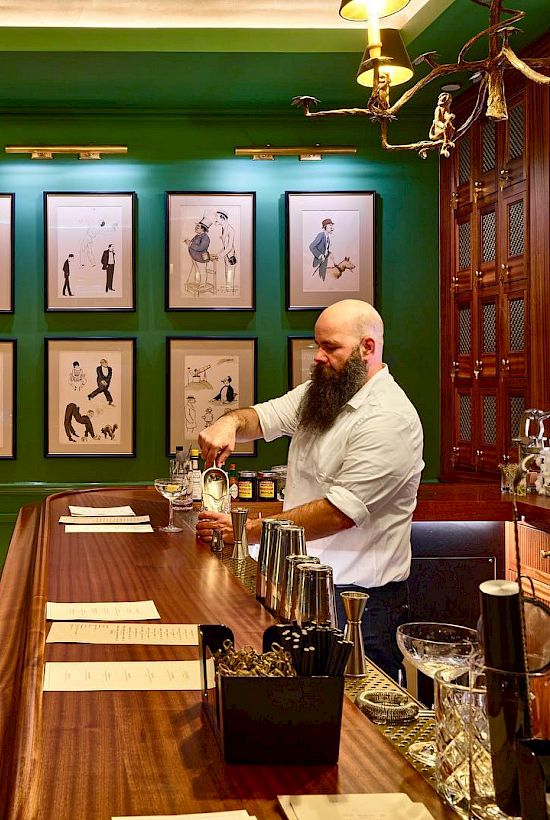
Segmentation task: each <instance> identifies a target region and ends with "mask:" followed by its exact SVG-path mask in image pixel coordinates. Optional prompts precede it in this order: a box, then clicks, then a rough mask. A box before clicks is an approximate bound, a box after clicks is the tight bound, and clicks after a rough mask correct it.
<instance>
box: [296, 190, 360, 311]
mask: <svg viewBox="0 0 550 820" xmlns="http://www.w3.org/2000/svg"><path fill="white" fill-rule="evenodd" d="M285 198H286V237H287V245H286V247H287V308H288V309H289V310H320V309H322V308H325V307H328V305H331V304H333V302H338V301H339V300H340V299H363V300H364V301H366V302H371V303H372V302H373V299H374V204H375V194H374V192H373V191H345V192H339V193H337V192H335V193H297V192H296V193H294V192H291V191H287V192H286V194H285Z"/></svg>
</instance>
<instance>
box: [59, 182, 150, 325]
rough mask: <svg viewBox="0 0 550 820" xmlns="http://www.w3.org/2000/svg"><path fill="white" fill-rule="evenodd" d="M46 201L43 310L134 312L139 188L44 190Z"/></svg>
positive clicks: (63, 311)
mask: <svg viewBox="0 0 550 820" xmlns="http://www.w3.org/2000/svg"><path fill="white" fill-rule="evenodd" d="M43 201H44V310H45V312H47V313H67V312H80V313H83V312H86V313H90V312H91V313H107V312H108V313H132V312H135V310H136V210H137V196H136V193H135V192H134V191H44V194H43ZM60 226H61V228H63V230H60ZM109 250H111V251H112V252H113V253H114V256H111V257H105V254H108V253H109ZM71 255H72V259H71ZM104 258H105V261H104ZM119 260H121V262H120V263H119ZM109 262H112V268H110V265H109ZM65 266H68V267H67V269H66V268H65ZM67 284H68V293H66V287H67ZM113 285H116V287H113ZM71 286H72V288H73V290H74V293H73V292H72V291H71ZM79 290H80V291H81V293H80V294H79V293H78V291H79ZM83 290H84V295H82V291H83ZM71 294H72V295H71Z"/></svg>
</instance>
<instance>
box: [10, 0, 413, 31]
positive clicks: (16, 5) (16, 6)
mask: <svg viewBox="0 0 550 820" xmlns="http://www.w3.org/2000/svg"><path fill="white" fill-rule="evenodd" d="M428 1H429V0H410V2H409V5H408V6H407V7H406V8H405V9H403V11H401V12H398V14H394V15H392V17H390V18H386V20H384V24H385V25H391V26H392V27H393V28H402V27H403V26H404V25H405V24H406V23H407V22H408V21H409V20H410V19H411V18H412V17H413V16H414V15H415V14H416V12H417V11H418V10H419V9H420V8H422V7H423V6H424V5H426V3H427V2H428ZM339 6H340V3H339V0H0V26H22V27H25V26H30V27H36V26H40V27H42V26H55V27H58V26H60V27H81V28H96V27H97V28H104V27H114V28H173V27H175V28H212V27H214V28H308V29H312V28H320V29H323V28H327V29H334V28H349V27H350V26H356V27H357V26H363V27H364V25H365V24H364V23H363V24H361V23H350V22H348V21H346V20H343V19H342V18H341V17H340V16H339V14H338V9H339Z"/></svg>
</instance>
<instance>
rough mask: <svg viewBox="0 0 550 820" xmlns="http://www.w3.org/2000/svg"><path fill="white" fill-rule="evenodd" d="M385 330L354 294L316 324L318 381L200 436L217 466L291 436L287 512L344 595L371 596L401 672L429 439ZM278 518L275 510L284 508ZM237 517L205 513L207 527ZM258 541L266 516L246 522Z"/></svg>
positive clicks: (372, 642)
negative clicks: (252, 446)
mask: <svg viewBox="0 0 550 820" xmlns="http://www.w3.org/2000/svg"><path fill="white" fill-rule="evenodd" d="M383 337H384V326H383V322H382V319H381V317H380V315H379V314H378V312H377V311H376V310H375V309H374V308H373V307H372V305H369V304H368V303H367V302H361V301H358V300H353V299H346V300H344V301H342V302H337V303H336V304H333V305H331V306H330V307H328V308H326V310H324V311H323V312H322V313H321V315H320V316H319V318H318V320H317V322H316V324H315V342H316V344H317V348H318V350H317V353H316V354H315V364H314V367H313V372H312V378H311V380H310V381H307V382H305V383H304V384H301V385H299V386H298V387H297V388H295V389H294V390H291V391H290V392H289V393H286V394H285V395H284V396H281V397H279V398H277V399H272V400H271V401H268V402H264V403H262V404H257V405H254V407H248V408H243V409H239V410H234V411H232V412H231V413H227V414H225V415H224V416H222V417H221V418H220V419H218V421H216V422H215V424H213V425H211V426H210V427H208V428H207V429H205V430H203V431H202V433H200V435H199V445H200V447H201V450H202V455H203V457H204V459H205V463H206V466H210V465H212V464H216V465H218V466H221V465H222V464H224V463H225V461H226V459H227V458H228V456H229V455H230V453H231V452H232V451H233V449H234V448H235V443H236V442H237V441H252V440H254V439H258V438H264V439H265V440H266V441H272V440H273V439H275V438H278V437H279V436H283V435H287V436H290V437H291V438H292V441H291V444H290V449H289V454H288V472H287V481H286V488H285V502H284V508H285V509H284V513H283V514H282V515H281V516H280V517H281V518H283V517H284V518H286V519H290V520H291V521H293V522H294V523H295V524H298V525H300V526H303V527H304V528H305V535H306V540H307V543H308V553H309V554H310V555H317V556H318V557H319V558H320V559H321V561H322V562H323V563H326V564H329V565H330V566H332V567H333V571H334V581H335V585H336V603H337V609H338V618H339V622H340V626H341V627H343V626H344V624H345V616H344V614H343V607H342V603H341V599H340V595H339V593H340V592H343V591H344V590H352V591H357V592H366V593H367V594H368V595H369V599H368V601H367V609H366V611H365V615H364V616H363V639H364V642H365V651H366V654H367V656H368V657H370V658H371V660H373V661H374V662H375V663H376V664H378V666H380V667H381V668H382V669H383V670H384V671H385V672H387V673H388V674H389V675H391V676H392V677H393V678H397V673H398V670H399V668H400V665H401V654H400V652H399V650H398V648H397V644H396V640H395V632H396V629H397V627H398V626H399V624H400V623H404V622H405V621H406V620H407V611H408V586H407V578H408V576H409V572H410V562H411V545H410V531H411V520H412V514H413V510H414V508H415V506H416V493H417V490H418V484H419V482H420V474H421V471H422V468H423V466H424V463H423V461H422V445H423V435H422V426H421V424H420V419H419V418H418V414H417V412H416V410H415V408H414V407H413V405H412V404H411V402H410V401H409V399H408V398H407V396H406V395H405V393H404V392H403V390H402V389H401V388H400V387H399V386H398V385H397V383H396V382H395V381H394V379H393V377H392V376H391V375H390V372H389V370H388V367H387V365H385V364H384V363H383V361H382V350H383ZM275 517H276V516H275ZM212 529H221V530H222V532H223V537H224V540H225V541H226V542H228V543H230V542H231V540H232V537H233V533H232V529H231V519H230V517H229V516H227V515H223V514H220V513H209V512H204V513H201V514H200V516H199V522H198V524H197V535H198V537H199V538H201V539H202V540H204V541H209V540H211V537H212ZM246 534H247V539H248V542H249V543H257V542H258V541H259V538H260V535H261V520H250V521H247V529H246Z"/></svg>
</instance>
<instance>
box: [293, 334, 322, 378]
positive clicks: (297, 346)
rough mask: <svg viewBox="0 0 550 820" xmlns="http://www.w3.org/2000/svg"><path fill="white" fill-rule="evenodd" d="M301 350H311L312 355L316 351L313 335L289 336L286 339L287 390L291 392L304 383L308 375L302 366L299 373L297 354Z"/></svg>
mask: <svg viewBox="0 0 550 820" xmlns="http://www.w3.org/2000/svg"><path fill="white" fill-rule="evenodd" d="M302 350H304V351H305V350H311V351H312V352H313V354H312V355H315V352H316V351H317V345H316V344H315V337H314V335H313V334H309V335H304V336H294V335H293V336H289V337H288V389H289V390H293V389H294V388H295V387H298V385H299V384H302V383H303V382H305V381H306V380H307V379H308V378H309V375H308V374H307V373H306V371H305V368H304V366H303V367H302V370H301V372H300V369H299V361H298V353H299V352H301V351H302Z"/></svg>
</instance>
